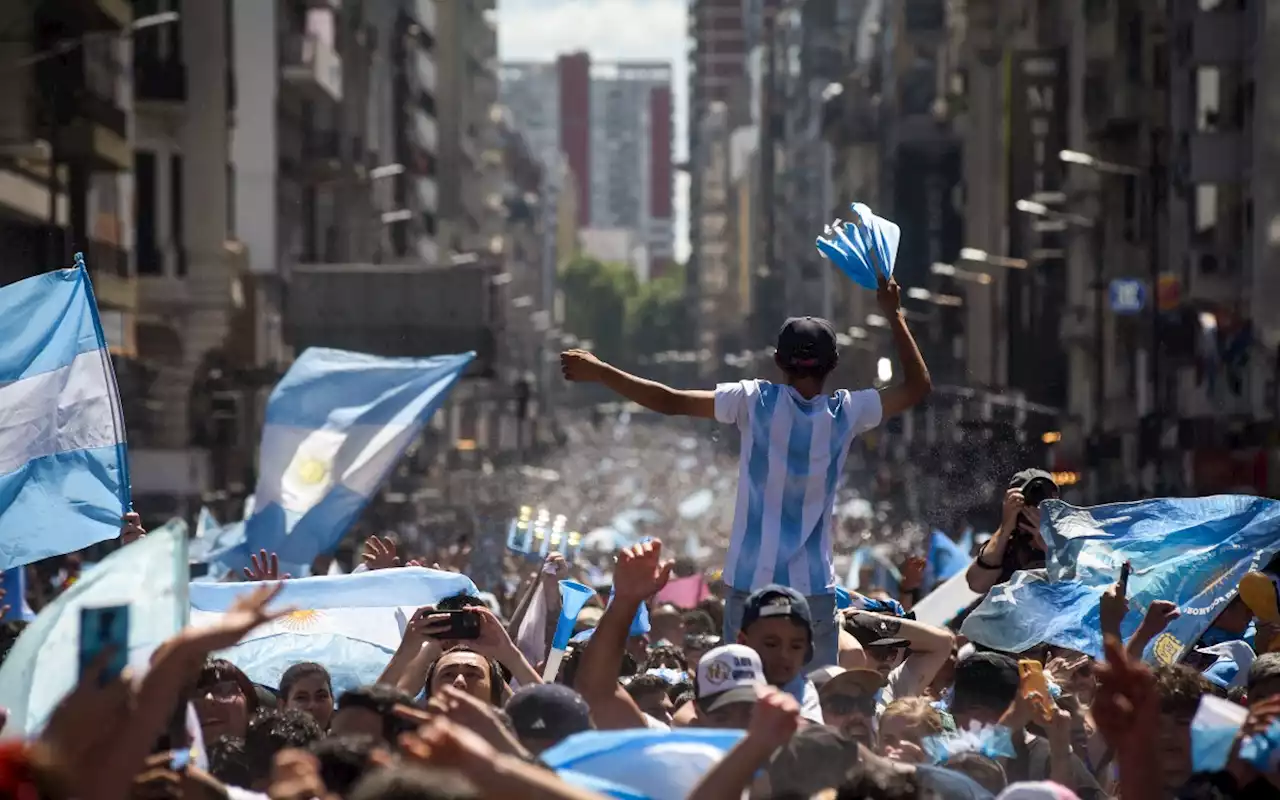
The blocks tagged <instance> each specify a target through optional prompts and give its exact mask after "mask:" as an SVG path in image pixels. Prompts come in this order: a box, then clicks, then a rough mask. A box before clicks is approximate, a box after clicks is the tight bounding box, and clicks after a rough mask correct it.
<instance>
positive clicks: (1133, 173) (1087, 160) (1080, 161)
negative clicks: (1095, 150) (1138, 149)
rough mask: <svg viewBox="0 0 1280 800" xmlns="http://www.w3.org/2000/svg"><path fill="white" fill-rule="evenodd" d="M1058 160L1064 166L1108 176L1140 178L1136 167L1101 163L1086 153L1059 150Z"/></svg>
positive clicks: (1100, 160)
mask: <svg viewBox="0 0 1280 800" xmlns="http://www.w3.org/2000/svg"><path fill="white" fill-rule="evenodd" d="M1058 160H1059V161H1061V162H1062V163H1064V164H1075V165H1077V166H1081V167H1085V168H1087V169H1091V170H1094V171H1095V172H1103V173H1106V174H1108V175H1127V176H1129V177H1132V178H1137V177H1141V175H1142V170H1140V169H1138V168H1137V167H1129V166H1125V165H1124V164H1115V163H1113V162H1110V161H1103V160H1102V159H1100V158H1094V157H1093V156H1091V155H1089V154H1088V153H1081V152H1080V151H1079V150H1059V151H1058Z"/></svg>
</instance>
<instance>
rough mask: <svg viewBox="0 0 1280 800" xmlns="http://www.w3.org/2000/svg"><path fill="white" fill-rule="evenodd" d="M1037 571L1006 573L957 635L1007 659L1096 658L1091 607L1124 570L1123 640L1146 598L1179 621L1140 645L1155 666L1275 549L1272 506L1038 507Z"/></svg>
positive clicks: (1201, 502) (1277, 533)
mask: <svg viewBox="0 0 1280 800" xmlns="http://www.w3.org/2000/svg"><path fill="white" fill-rule="evenodd" d="M1040 508H1041V511H1042V519H1043V523H1042V526H1041V534H1042V535H1043V537H1044V540H1045V544H1046V546H1047V547H1048V554H1047V566H1046V568H1045V569H1044V570H1031V571H1023V572H1017V573H1014V576H1013V578H1012V579H1011V580H1010V581H1009V582H1008V583H1004V584H1001V585H999V586H996V587H995V588H993V589H992V590H991V591H990V592H989V593H988V594H987V597H986V599H984V600H983V601H982V604H981V605H979V606H978V608H977V609H975V610H974V611H973V613H972V614H970V615H969V617H968V619H967V620H966V621H965V623H964V626H963V627H962V628H961V633H962V634H964V635H965V636H966V637H968V638H969V639H970V640H972V641H974V642H977V643H979V644H982V645H985V646H987V647H991V648H995V649H998V650H1004V651H1006V652H1014V653H1016V652H1021V651H1023V650H1026V649H1027V648H1028V647H1031V646H1033V645H1035V644H1038V643H1040V642H1046V643H1048V644H1052V645H1057V646H1059V647H1066V648H1070V649H1072V650H1077V651H1079V652H1082V653H1087V654H1089V655H1091V656H1093V657H1095V658H1101V657H1102V634H1101V632H1100V629H1099V606H1100V598H1101V596H1102V593H1103V592H1105V591H1106V590H1107V588H1108V587H1110V586H1112V585H1114V584H1115V582H1116V579H1117V577H1118V576H1119V573H1120V567H1121V565H1122V564H1123V563H1124V562H1126V561H1128V562H1130V563H1131V565H1132V568H1133V573H1132V575H1131V576H1130V578H1129V591H1128V599H1129V613H1128V615H1127V616H1126V617H1125V619H1124V624H1123V625H1122V627H1121V632H1122V633H1123V634H1124V636H1125V637H1126V638H1128V637H1129V636H1130V635H1131V634H1132V633H1133V632H1134V631H1135V630H1136V629H1137V627H1138V624H1139V623H1140V622H1141V621H1142V617H1143V614H1144V613H1145V611H1146V609H1147V607H1148V606H1149V605H1150V604H1151V602H1152V601H1154V600H1169V601H1172V602H1175V603H1177V604H1178V610H1179V612H1180V613H1181V616H1180V617H1179V618H1178V619H1176V620H1174V622H1173V623H1172V624H1171V625H1170V626H1169V627H1168V629H1166V630H1165V631H1164V632H1163V633H1162V634H1160V635H1159V636H1158V637H1156V639H1155V640H1154V641H1153V642H1152V643H1151V644H1150V645H1149V646H1148V648H1147V652H1146V658H1147V660H1149V661H1154V662H1158V663H1173V662H1175V661H1177V660H1178V659H1180V658H1181V657H1182V656H1183V655H1184V654H1185V653H1186V651H1187V650H1188V649H1189V648H1190V647H1192V646H1193V645H1194V644H1195V642H1196V641H1197V640H1198V639H1199V638H1200V636H1201V635H1203V634H1204V632H1205V631H1206V630H1207V629H1208V628H1209V626H1210V625H1211V624H1212V622H1213V620H1214V618H1215V617H1216V616H1217V615H1218V614H1219V613H1221V612H1222V610H1223V609H1224V608H1226V606H1227V604H1228V603H1229V602H1231V600H1232V599H1233V598H1234V597H1235V595H1236V590H1237V587H1238V586H1239V583H1240V579H1241V578H1243V577H1244V575H1245V574H1247V573H1248V572H1249V571H1251V570H1255V569H1259V568H1260V567H1263V566H1265V565H1266V564H1267V562H1268V561H1270V560H1271V557H1272V556H1274V555H1275V554H1276V552H1277V551H1278V550H1280V503H1278V502H1276V501H1274V500H1266V499H1262V498H1258V497H1246V496H1241V495H1219V496H1215V497H1201V498H1176V499H1159V500H1144V501H1141V502H1135V503H1116V504H1112V505H1105V506H1098V507H1096V508H1076V507H1074V506H1069V505H1067V504H1066V503H1063V502H1061V501H1057V500H1049V501H1045V502H1044V503H1043V504H1042V505H1041V507H1040Z"/></svg>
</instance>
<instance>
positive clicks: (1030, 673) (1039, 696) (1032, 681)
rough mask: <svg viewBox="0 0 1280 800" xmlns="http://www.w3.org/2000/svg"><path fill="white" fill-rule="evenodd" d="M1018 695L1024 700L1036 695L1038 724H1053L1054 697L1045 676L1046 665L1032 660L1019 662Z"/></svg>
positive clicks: (1034, 703)
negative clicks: (1050, 692)
mask: <svg viewBox="0 0 1280 800" xmlns="http://www.w3.org/2000/svg"><path fill="white" fill-rule="evenodd" d="M1018 678H1019V683H1018V693H1019V695H1021V696H1022V697H1023V698H1024V699H1025V698H1028V697H1031V696H1032V695H1035V698H1034V700H1033V705H1034V706H1035V709H1036V716H1037V717H1038V720H1037V721H1038V722H1040V723H1041V724H1043V725H1048V724H1049V723H1051V722H1053V719H1054V716H1055V713H1054V705H1053V696H1052V695H1051V694H1049V679H1048V678H1046V677H1045V676H1044V665H1043V664H1041V663H1040V662H1039V661H1036V660H1035V659H1031V658H1024V659H1022V660H1021V661H1019V662H1018Z"/></svg>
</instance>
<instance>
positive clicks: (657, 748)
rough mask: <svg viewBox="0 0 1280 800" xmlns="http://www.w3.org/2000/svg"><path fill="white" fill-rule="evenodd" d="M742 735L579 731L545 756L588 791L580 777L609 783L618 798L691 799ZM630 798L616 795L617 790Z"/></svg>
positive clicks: (683, 731) (691, 730)
mask: <svg viewBox="0 0 1280 800" xmlns="http://www.w3.org/2000/svg"><path fill="white" fill-rule="evenodd" d="M742 736H743V732H742V731H727V730H710V729H697V728H683V729H676V730H671V731H655V730H626V731H587V732H585V733H577V734H574V735H573V736H570V737H569V738H568V739H565V740H564V741H563V742H561V743H560V744H558V745H556V746H555V747H553V748H551V749H550V750H547V751H546V752H545V753H543V754H542V760H543V762H544V763H545V764H546V765H547V766H549V767H551V768H552V769H554V770H556V771H557V772H558V773H559V774H560V776H561V778H563V779H564V780H566V781H568V782H569V783H572V784H575V785H579V786H582V787H583V788H591V789H593V790H594V789H595V788H596V787H597V786H601V784H596V785H595V786H593V785H589V784H588V783H587V782H584V781H582V779H581V778H580V776H587V778H588V779H594V780H595V781H604V782H606V784H604V786H609V787H611V788H610V789H606V793H608V794H610V796H613V797H626V798H633V797H635V798H651V799H652V800H666V798H670V797H688V796H689V793H690V792H692V791H693V788H694V787H695V786H697V785H698V782H699V781H700V780H702V776H703V775H705V774H706V773H707V772H708V771H709V770H710V769H711V768H712V767H714V766H715V765H716V764H717V763H719V762H720V761H721V760H722V759H723V758H724V756H725V753H727V752H729V750H731V749H732V748H733V746H734V745H736V744H737V743H738V741H739V740H741V739H742ZM615 789H618V790H626V791H629V792H631V793H630V794H615V793H614V791H613V790H615Z"/></svg>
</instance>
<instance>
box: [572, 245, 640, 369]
mask: <svg viewBox="0 0 1280 800" xmlns="http://www.w3.org/2000/svg"><path fill="white" fill-rule="evenodd" d="M638 288H639V287H638V285H637V282H636V276H635V274H634V273H633V272H632V271H631V270H630V269H629V268H628V267H626V266H625V265H623V264H610V263H604V262H601V261H597V260H595V259H593V258H582V257H579V258H575V259H574V260H572V261H570V262H569V263H567V264H565V265H564V267H562V268H561V270H560V289H561V291H562V292H563V293H564V329H565V331H566V332H568V333H571V334H573V335H574V336H576V337H578V338H579V339H584V340H590V341H591V342H592V343H593V347H594V349H595V352H596V353H597V354H598V355H599V356H600V357H601V358H604V359H608V360H625V359H626V358H627V357H628V356H629V355H630V353H629V352H628V349H629V348H628V347H627V306H628V301H629V300H631V299H632V298H633V297H635V295H636V293H637V289H638Z"/></svg>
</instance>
